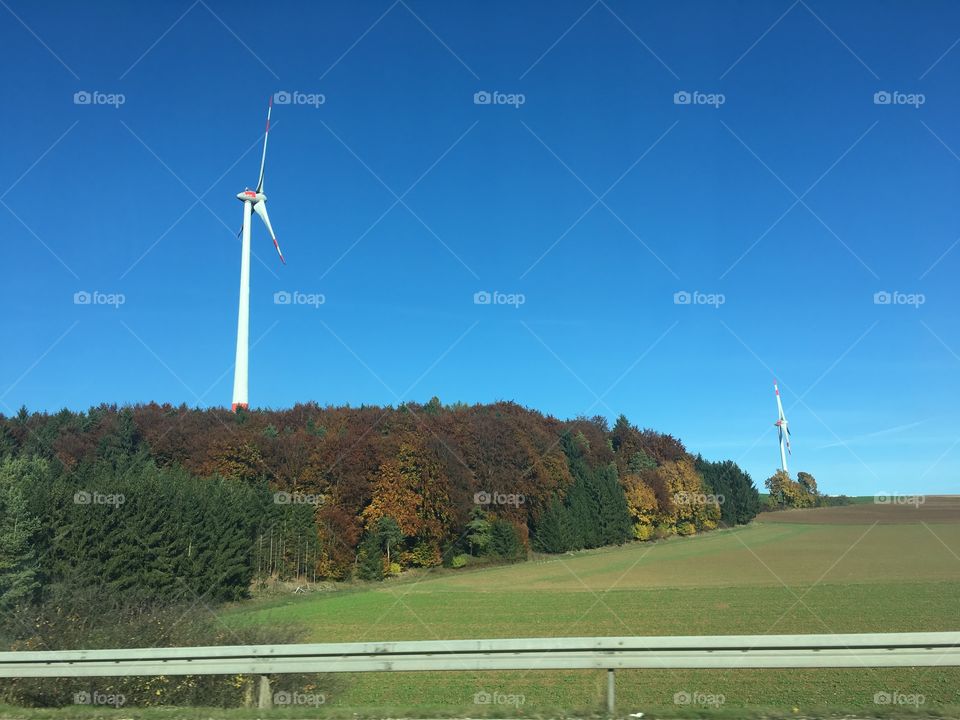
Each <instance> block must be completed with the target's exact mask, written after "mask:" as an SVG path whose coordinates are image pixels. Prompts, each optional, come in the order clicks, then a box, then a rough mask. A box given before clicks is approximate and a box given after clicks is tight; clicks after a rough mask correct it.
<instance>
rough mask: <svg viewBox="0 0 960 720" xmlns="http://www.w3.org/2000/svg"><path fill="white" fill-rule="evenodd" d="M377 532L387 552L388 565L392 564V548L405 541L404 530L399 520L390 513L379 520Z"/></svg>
mask: <svg viewBox="0 0 960 720" xmlns="http://www.w3.org/2000/svg"><path fill="white" fill-rule="evenodd" d="M376 534H377V537H378V538H379V540H380V547H382V548H383V549H384V550H386V552H387V565H388V566H389V565H390V550H391V548H395V547H396V546H397V545H399V544H400V543H401V542H403V531H402V530H401V529H400V526H399V525H397V521H396V520H394V519H393V518H392V517H390V516H389V515H384V516H383V517H382V518H380V519H379V520H377V524H376Z"/></svg>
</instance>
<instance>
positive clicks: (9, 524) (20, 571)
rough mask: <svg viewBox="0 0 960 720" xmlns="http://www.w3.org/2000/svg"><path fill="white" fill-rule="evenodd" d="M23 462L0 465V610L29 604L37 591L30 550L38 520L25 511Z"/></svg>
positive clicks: (33, 553)
mask: <svg viewBox="0 0 960 720" xmlns="http://www.w3.org/2000/svg"><path fill="white" fill-rule="evenodd" d="M26 465H27V461H25V460H14V461H10V460H8V461H5V462H4V463H3V465H2V466H0V610H4V611H10V610H13V609H15V608H17V607H21V606H24V605H29V604H30V603H31V602H32V601H33V600H34V599H35V597H36V594H37V591H38V589H39V588H40V582H39V578H38V568H39V564H38V562H37V556H36V550H35V548H34V547H33V539H34V536H35V535H36V534H37V533H38V532H39V530H40V522H39V520H38V519H37V518H36V517H35V516H33V515H32V514H31V513H30V512H29V511H28V504H27V498H26V493H25V492H24V487H23V484H22V483H23V480H24V479H25V478H26V474H27V473H26V467H25V466H26Z"/></svg>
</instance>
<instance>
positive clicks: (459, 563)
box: [450, 555, 470, 568]
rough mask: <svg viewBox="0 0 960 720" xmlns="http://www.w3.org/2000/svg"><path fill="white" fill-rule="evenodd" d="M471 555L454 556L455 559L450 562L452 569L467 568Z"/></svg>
mask: <svg viewBox="0 0 960 720" xmlns="http://www.w3.org/2000/svg"><path fill="white" fill-rule="evenodd" d="M469 559H470V556H469V555H454V556H453V559H452V560H451V561H450V567H452V568H462V567H465V566H466V564H467V562H469Z"/></svg>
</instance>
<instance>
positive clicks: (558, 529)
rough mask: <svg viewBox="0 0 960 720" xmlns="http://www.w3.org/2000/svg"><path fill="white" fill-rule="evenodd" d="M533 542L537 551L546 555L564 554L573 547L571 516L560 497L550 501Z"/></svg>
mask: <svg viewBox="0 0 960 720" xmlns="http://www.w3.org/2000/svg"><path fill="white" fill-rule="evenodd" d="M533 541H534V546H535V547H536V548H537V550H540V551H541V552H546V553H564V552H567V551H568V550H570V548H571V547H572V546H573V533H572V529H571V527H570V515H569V513H568V512H567V509H566V508H565V507H564V505H563V503H562V502H561V501H560V499H559V498H558V497H556V496H554V497H553V498H551V499H550V504H549V505H547V509H546V511H545V512H544V513H543V516H542V517H541V518H540V523H539V525H538V526H537V532H536V534H535V535H534V538H533Z"/></svg>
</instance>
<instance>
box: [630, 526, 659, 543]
mask: <svg viewBox="0 0 960 720" xmlns="http://www.w3.org/2000/svg"><path fill="white" fill-rule="evenodd" d="M653 532H654V531H653V525H647V524H645V523H634V524H633V537H634V538H636V539H637V540H650V539H651V538H653Z"/></svg>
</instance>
